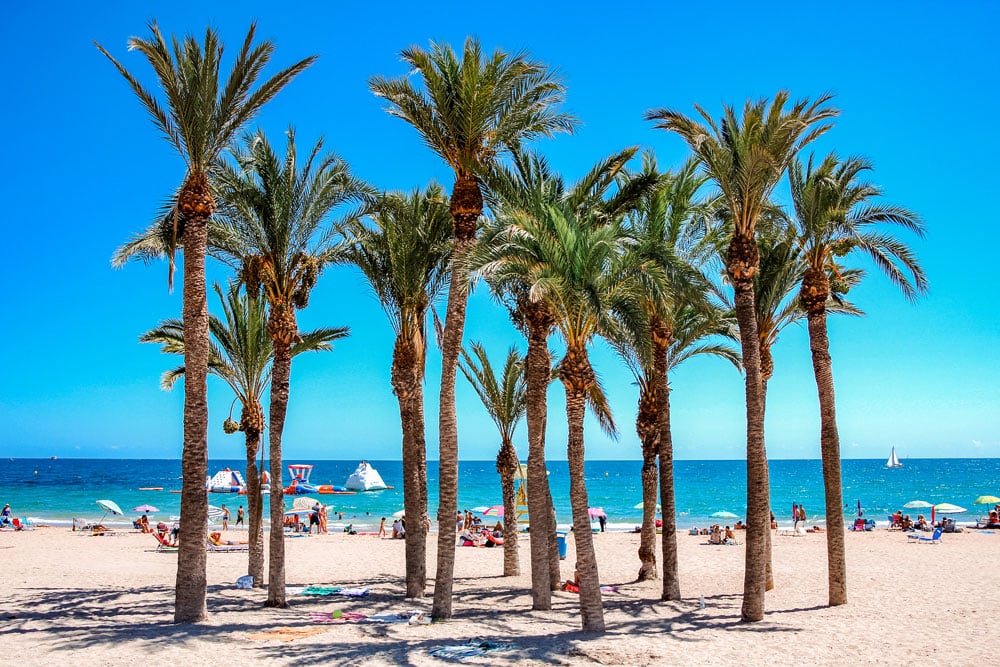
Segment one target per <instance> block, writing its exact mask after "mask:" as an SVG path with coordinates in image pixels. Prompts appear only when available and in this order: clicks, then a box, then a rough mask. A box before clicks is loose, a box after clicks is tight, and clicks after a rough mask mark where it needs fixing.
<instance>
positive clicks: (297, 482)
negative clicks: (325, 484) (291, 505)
mask: <svg viewBox="0 0 1000 667" xmlns="http://www.w3.org/2000/svg"><path fill="white" fill-rule="evenodd" d="M312 471H313V467H312V466H311V465H308V464H304V463H292V464H290V465H289V466H288V474H289V475H290V476H291V478H292V483H291V484H289V485H288V486H286V487H285V493H287V494H289V495H292V496H294V495H297V494H306V493H318V492H319V491H318V489H317V488H316V487H315V486H313V485H312V484H310V483H309V476H310V475H311V474H312Z"/></svg>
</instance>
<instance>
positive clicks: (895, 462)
mask: <svg viewBox="0 0 1000 667" xmlns="http://www.w3.org/2000/svg"><path fill="white" fill-rule="evenodd" d="M885 467H886V468H902V467H903V464H902V463H900V462H899V457H898V456H896V448H895V447H893V448H892V452H890V453H889V460H888V461H886V462H885Z"/></svg>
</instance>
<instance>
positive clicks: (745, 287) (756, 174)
mask: <svg viewBox="0 0 1000 667" xmlns="http://www.w3.org/2000/svg"><path fill="white" fill-rule="evenodd" d="M788 97H789V95H788V93H787V92H786V91H781V92H779V93H778V94H777V95H775V97H774V101H773V102H771V103H770V104H768V101H767V100H766V99H761V100H759V101H757V102H754V101H752V100H747V102H746V104H745V105H744V107H743V115H742V118H740V117H738V116H737V113H736V110H735V109H734V108H733V107H731V106H728V105H727V106H726V107H725V110H724V114H723V118H722V121H721V122H720V123H719V124H716V123H715V121H714V120H713V119H712V117H711V116H709V114H708V113H707V112H706V111H705V110H704V109H702V108H701V107H699V106H697V105H696V106H695V109H696V110H697V111H698V113H699V114H700V115H701V117H702V119H703V120H704V121H705V122H706V123H707V127H706V126H705V125H702V124H701V123H699V122H697V121H695V120H692V119H690V118H688V117H687V116H685V115H683V114H681V113H679V112H676V111H672V110H669V109H656V110H653V111H649V112H647V113H646V118H647V120H654V121H657V122H656V127H658V128H661V129H664V130H668V131H672V132H676V133H678V134H679V135H680V136H681V137H682V138H683V139H684V141H685V142H686V143H687V144H688V146H689V147H690V148H691V150H692V152H693V153H694V155H695V158H696V159H697V160H698V161H699V163H700V164H701V166H702V168H703V169H704V170H705V172H706V173H707V174H708V175H709V176H710V177H711V178H712V180H714V181H715V183H716V185H718V187H719V189H720V190H721V191H722V199H723V201H724V203H725V206H726V208H727V209H728V216H729V218H730V219H731V221H732V224H733V235H732V239H731V241H730V243H729V249H728V250H727V252H726V273H727V275H728V276H729V282H730V284H732V286H733V289H734V291H735V304H736V319H737V322H738V323H739V328H740V342H741V348H742V350H741V353H742V358H743V367H744V370H745V379H746V403H747V545H746V566H745V569H744V577H743V608H742V611H741V617H742V620H743V621H745V622H752V621H759V620H762V619H763V618H764V591H765V587H766V553H767V551H766V550H767V540H768V537H769V534H768V531H769V530H770V515H769V513H770V498H769V497H768V496H769V491H768V473H767V452H766V450H765V447H764V411H763V398H762V396H761V378H760V351H759V349H758V335H757V323H756V320H755V318H754V289H753V277H754V274H755V273H756V272H757V266H758V262H759V256H758V251H757V243H756V240H755V238H754V232H755V229H756V225H757V220H758V218H759V217H760V215H761V214H762V213H763V211H764V208H765V205H766V203H767V202H768V200H769V198H770V195H771V192H772V190H773V189H774V186H775V185H777V183H778V181H779V180H780V178H781V175H782V174H783V173H784V172H785V169H786V168H787V166H788V164H789V163H790V162H791V160H792V159H793V158H794V157H795V155H796V153H797V152H798V151H799V150H800V149H801V148H802V147H803V146H805V145H806V144H808V143H809V142H811V141H812V140H813V139H815V138H816V137H818V136H820V135H821V134H823V133H824V132H826V131H827V130H828V129H829V128H830V127H831V125H830V124H829V123H826V121H827V120H829V119H831V118H833V117H835V116H836V115H837V113H838V112H837V111H836V110H835V109H833V108H832V107H828V106H826V103H827V102H828V101H829V100H830V96H829V95H822V96H821V97H820V98H819V99H817V100H816V101H815V102H813V103H810V102H809V101H808V100H800V101H798V102H796V103H795V104H794V105H793V106H792V108H791V109H789V110H788V111H787V112H786V111H785V104H786V102H787V101H788Z"/></svg>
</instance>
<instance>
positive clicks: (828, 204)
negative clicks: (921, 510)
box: [788, 153, 928, 606]
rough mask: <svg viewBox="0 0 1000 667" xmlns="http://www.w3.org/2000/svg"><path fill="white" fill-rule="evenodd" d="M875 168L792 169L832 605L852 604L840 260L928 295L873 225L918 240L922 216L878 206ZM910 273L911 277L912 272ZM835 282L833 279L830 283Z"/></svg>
mask: <svg viewBox="0 0 1000 667" xmlns="http://www.w3.org/2000/svg"><path fill="white" fill-rule="evenodd" d="M871 168H872V167H871V163H870V162H869V161H868V160H866V159H864V158H858V157H852V158H848V159H846V160H844V161H843V162H841V161H839V160H838V159H837V156H836V155H834V154H832V153H831V154H830V155H828V156H827V157H826V158H825V159H824V160H823V161H822V162H821V163H820V164H819V165H818V166H817V167H816V168H815V169H813V159H812V156H810V158H809V161H808V163H807V164H806V165H805V166H803V164H802V163H801V162H800V161H798V160H796V161H794V162H793V164H792V166H791V168H790V169H789V171H788V177H789V182H790V184H791V191H792V203H793V205H794V208H795V217H794V219H793V222H794V225H795V231H796V233H797V239H796V242H797V245H798V249H799V252H800V253H801V258H802V260H803V261H804V262H805V264H806V267H807V268H806V270H805V273H804V275H803V277H802V285H801V288H800V290H799V300H800V302H801V304H802V308H804V309H805V311H806V317H807V318H808V321H809V348H810V350H811V352H812V362H813V372H814V373H815V375H816V389H817V391H818V393H819V405H820V421H821V426H820V449H821V454H822V458H823V487H824V492H825V496H826V516H827V537H826V549H827V559H828V561H829V565H828V577H829V603H830V605H831V606H832V605H841V604H846V603H847V568H846V565H845V561H844V523H843V521H834V520H833V518H834V517H841V516H842V514H841V509H840V508H841V507H843V489H842V486H841V481H840V437H839V435H838V433H837V413H836V404H835V400H834V390H833V364H832V361H831V358H830V341H829V337H828V335H827V327H826V313H827V311H828V310H829V305H828V303H829V301H830V298H831V295H832V294H833V292H835V291H836V289H837V288H838V287H839V288H840V289H843V286H842V285H839V284H838V283H842V281H843V272H841V271H840V270H839V268H838V266H837V263H836V262H837V259H838V258H840V257H844V256H846V255H848V254H850V253H852V252H854V251H859V252H861V253H862V254H864V255H867V256H868V257H869V258H870V259H871V260H872V263H873V264H874V265H875V266H876V267H878V268H879V269H880V270H881V271H882V272H883V273H885V274H886V276H888V277H889V280H890V281H891V282H892V283H893V284H894V285H896V286H897V287H898V288H899V289H900V290H901V291H902V292H903V295H904V296H905V297H906V298H908V299H911V300H912V299H915V298H916V296H917V295H918V294H921V293H923V292H925V291H926V290H927V285H928V283H927V276H926V275H925V274H924V271H923V269H922V268H921V266H920V264H919V262H918V261H917V257H916V255H914V253H913V251H912V250H911V249H910V248H909V247H907V246H906V245H905V244H904V243H903V242H901V241H899V240H898V239H896V238H894V237H893V236H892V235H891V234H889V233H887V232H882V231H878V230H876V229H874V228H873V226H874V225H881V224H888V225H898V226H900V227H903V228H904V229H907V230H909V231H911V232H914V233H916V234H917V235H918V236H923V233H924V227H923V223H922V222H921V220H920V218H919V217H918V216H917V214H915V213H913V212H912V211H910V210H908V209H905V208H903V207H901V206H894V205H891V204H882V203H873V202H872V200H873V199H875V198H877V197H880V196H881V195H882V191H881V189H880V188H878V187H877V186H874V185H872V184H870V183H865V182H863V181H861V180H860V178H859V177H860V176H861V175H862V174H863V172H865V171H869V170H871ZM907 274H909V277H908V275H907ZM831 277H832V280H831Z"/></svg>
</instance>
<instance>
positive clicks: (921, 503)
mask: <svg viewBox="0 0 1000 667" xmlns="http://www.w3.org/2000/svg"><path fill="white" fill-rule="evenodd" d="M903 507H905V508H906V509H908V510H921V509H923V510H925V509H928V508H933V507H934V505H932V504H930V503H929V502H927V501H926V500H911V501H910V502H908V503H906V504H905V505H903Z"/></svg>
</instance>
